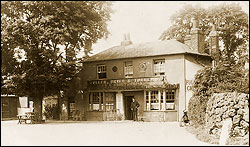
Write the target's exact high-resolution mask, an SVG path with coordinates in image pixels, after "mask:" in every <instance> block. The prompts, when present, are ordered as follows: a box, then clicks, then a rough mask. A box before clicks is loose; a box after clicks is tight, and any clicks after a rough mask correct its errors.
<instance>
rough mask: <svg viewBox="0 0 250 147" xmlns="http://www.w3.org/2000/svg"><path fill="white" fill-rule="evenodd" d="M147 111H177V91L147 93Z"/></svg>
mask: <svg viewBox="0 0 250 147" xmlns="http://www.w3.org/2000/svg"><path fill="white" fill-rule="evenodd" d="M145 94H146V95H145V102H146V105H145V106H146V109H145V110H146V111H154V110H158V111H164V110H175V105H176V99H175V90H172V89H171V90H158V91H146V93H145Z"/></svg>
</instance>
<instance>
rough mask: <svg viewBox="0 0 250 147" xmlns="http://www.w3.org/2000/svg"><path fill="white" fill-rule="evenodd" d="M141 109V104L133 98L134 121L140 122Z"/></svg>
mask: <svg viewBox="0 0 250 147" xmlns="http://www.w3.org/2000/svg"><path fill="white" fill-rule="evenodd" d="M139 107H140V104H139V103H138V102H137V101H136V100H135V98H132V103H131V111H132V116H133V120H134V121H138V115H137V111H138V108H139Z"/></svg>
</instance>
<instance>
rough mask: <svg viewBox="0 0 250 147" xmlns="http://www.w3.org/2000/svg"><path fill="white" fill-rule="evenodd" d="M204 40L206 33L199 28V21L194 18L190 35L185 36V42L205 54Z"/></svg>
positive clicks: (194, 49)
mask: <svg viewBox="0 0 250 147" xmlns="http://www.w3.org/2000/svg"><path fill="white" fill-rule="evenodd" d="M204 40H205V38H204V35H203V33H202V32H201V29H200V28H199V21H198V20H197V19H196V18H192V28H191V31H190V35H187V36H186V37H185V39H184V44H186V45H188V46H189V47H190V48H191V49H192V50H193V51H195V52H198V53H202V54H203V53H205V47H204Z"/></svg>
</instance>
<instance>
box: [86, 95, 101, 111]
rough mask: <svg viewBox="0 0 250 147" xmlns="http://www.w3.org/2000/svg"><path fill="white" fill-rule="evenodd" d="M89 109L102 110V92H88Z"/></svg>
mask: <svg viewBox="0 0 250 147" xmlns="http://www.w3.org/2000/svg"><path fill="white" fill-rule="evenodd" d="M89 110H92V111H102V110H103V93H102V92H92V93H90V94H89Z"/></svg>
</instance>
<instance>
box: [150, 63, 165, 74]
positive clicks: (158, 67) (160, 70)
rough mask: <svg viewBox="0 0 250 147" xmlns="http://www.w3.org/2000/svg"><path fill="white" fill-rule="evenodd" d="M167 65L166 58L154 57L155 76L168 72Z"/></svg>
mask: <svg viewBox="0 0 250 147" xmlns="http://www.w3.org/2000/svg"><path fill="white" fill-rule="evenodd" d="M156 63H160V64H156ZM161 63H162V64H161ZM165 66H166V60H165V59H154V60H153V72H154V76H164V75H165V74H166V67H165Z"/></svg>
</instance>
